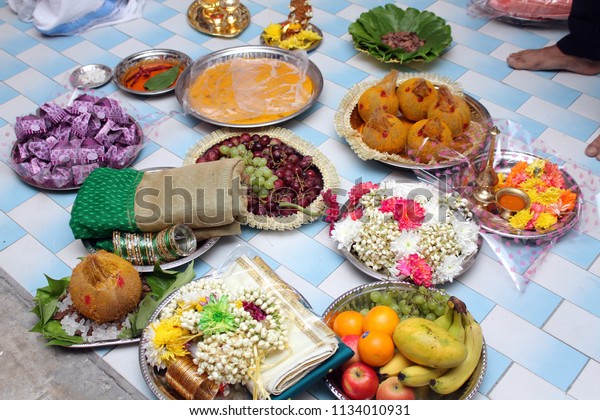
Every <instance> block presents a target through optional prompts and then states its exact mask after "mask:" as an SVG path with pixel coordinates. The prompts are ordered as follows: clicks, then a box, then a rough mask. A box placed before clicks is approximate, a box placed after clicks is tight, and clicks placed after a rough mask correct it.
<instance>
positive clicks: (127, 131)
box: [116, 124, 140, 146]
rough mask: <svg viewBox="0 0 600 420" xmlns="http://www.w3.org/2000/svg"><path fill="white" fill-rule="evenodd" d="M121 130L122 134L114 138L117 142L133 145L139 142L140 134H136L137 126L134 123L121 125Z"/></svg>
mask: <svg viewBox="0 0 600 420" xmlns="http://www.w3.org/2000/svg"><path fill="white" fill-rule="evenodd" d="M121 132H122V133H123V135H122V136H121V137H120V138H118V139H117V140H116V141H117V142H118V143H122V144H126V145H128V146H133V145H135V144H138V143H139V142H140V136H139V135H138V130H137V126H136V125H135V124H131V125H130V126H125V127H121Z"/></svg>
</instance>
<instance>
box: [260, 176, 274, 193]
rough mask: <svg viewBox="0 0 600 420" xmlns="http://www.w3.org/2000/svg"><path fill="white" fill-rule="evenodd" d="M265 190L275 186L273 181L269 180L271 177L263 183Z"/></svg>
mask: <svg viewBox="0 0 600 420" xmlns="http://www.w3.org/2000/svg"><path fill="white" fill-rule="evenodd" d="M263 186H264V187H265V188H266V189H267V190H272V189H273V188H275V183H274V181H271V178H269V179H267V180H266V181H265V183H264V185H263Z"/></svg>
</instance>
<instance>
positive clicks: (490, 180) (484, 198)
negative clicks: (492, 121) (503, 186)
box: [473, 126, 500, 207]
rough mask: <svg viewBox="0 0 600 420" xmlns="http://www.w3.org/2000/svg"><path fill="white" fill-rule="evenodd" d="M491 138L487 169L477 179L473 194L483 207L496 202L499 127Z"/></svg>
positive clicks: (493, 129)
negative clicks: (496, 156) (495, 166)
mask: <svg viewBox="0 0 600 420" xmlns="http://www.w3.org/2000/svg"><path fill="white" fill-rule="evenodd" d="M489 134H490V136H491V141H490V149H489V152H488V157H487V160H486V164H485V167H484V168H483V170H482V171H481V172H480V173H479V174H478V175H477V178H475V183H476V184H477V188H476V189H475V192H474V193H473V196H474V197H475V199H476V200H477V201H478V202H479V205H480V206H482V207H487V205H488V204H491V203H493V202H494V201H495V196H494V187H495V186H496V184H498V174H497V173H496V171H495V170H494V153H495V149H496V136H497V135H498V134H500V130H499V129H498V127H496V126H494V127H492V128H491V129H490V131H489Z"/></svg>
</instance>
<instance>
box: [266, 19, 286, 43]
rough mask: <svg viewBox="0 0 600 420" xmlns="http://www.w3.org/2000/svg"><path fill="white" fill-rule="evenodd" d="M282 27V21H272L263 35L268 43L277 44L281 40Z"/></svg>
mask: <svg viewBox="0 0 600 420" xmlns="http://www.w3.org/2000/svg"><path fill="white" fill-rule="evenodd" d="M281 31H282V27H281V24H280V23H271V24H270V25H269V26H267V27H266V28H265V32H264V33H263V35H262V37H263V39H264V41H265V43H266V44H267V45H277V44H279V41H281Z"/></svg>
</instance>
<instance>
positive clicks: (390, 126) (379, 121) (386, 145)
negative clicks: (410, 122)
mask: <svg viewBox="0 0 600 420" xmlns="http://www.w3.org/2000/svg"><path fill="white" fill-rule="evenodd" d="M407 136H408V126H407V125H405V124H404V123H403V122H402V121H400V119H399V118H397V117H396V116H394V115H392V114H388V113H386V112H384V111H383V109H381V108H378V109H377V110H375V113H374V115H373V117H372V118H371V119H370V120H369V121H368V122H367V123H366V124H365V127H364V128H363V130H362V139H363V142H364V143H365V144H366V145H367V146H368V147H370V148H371V149H375V150H377V151H379V152H387V153H392V154H400V153H402V152H404V148H405V147H406V137H407Z"/></svg>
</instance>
